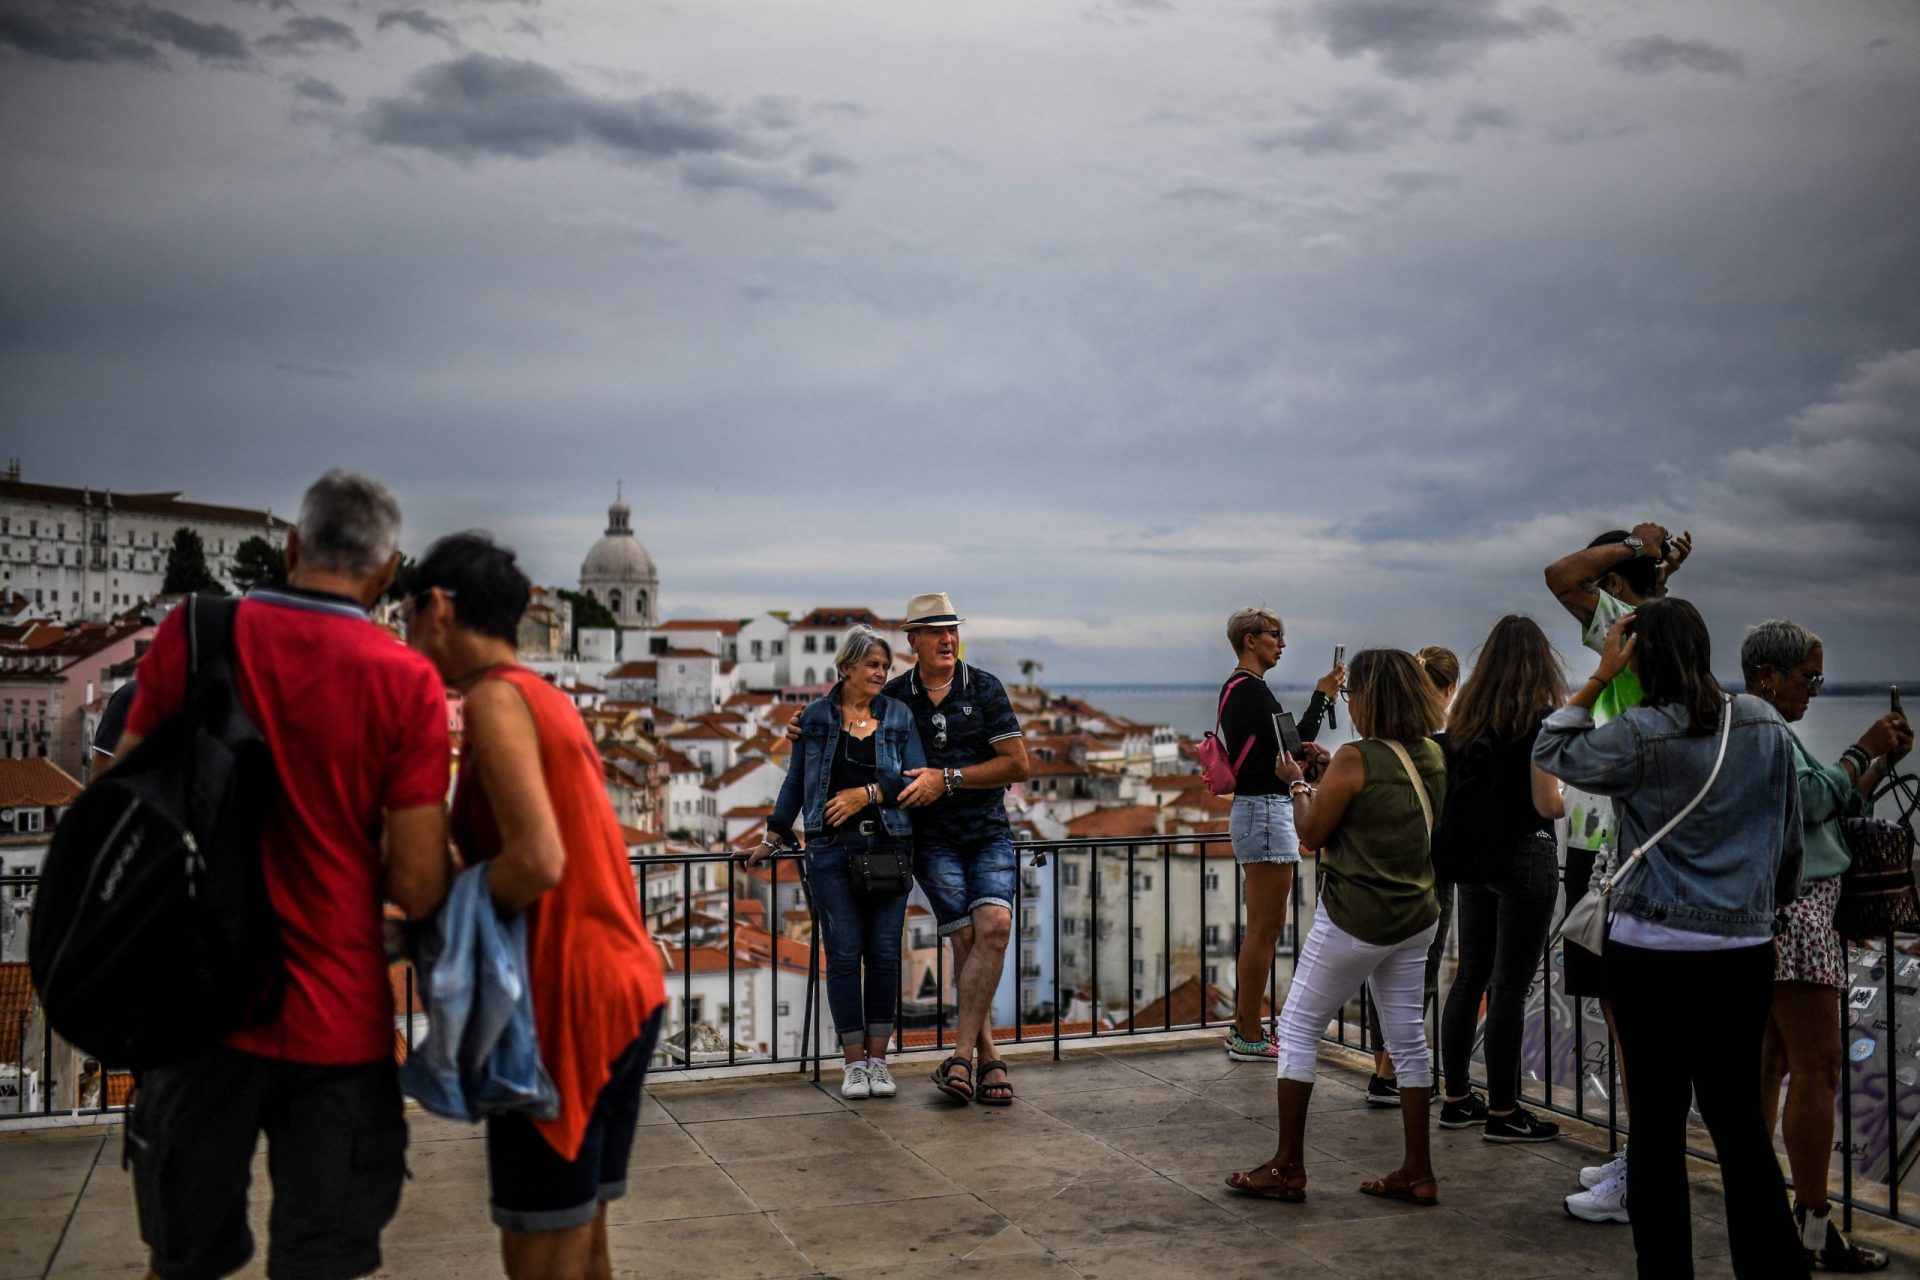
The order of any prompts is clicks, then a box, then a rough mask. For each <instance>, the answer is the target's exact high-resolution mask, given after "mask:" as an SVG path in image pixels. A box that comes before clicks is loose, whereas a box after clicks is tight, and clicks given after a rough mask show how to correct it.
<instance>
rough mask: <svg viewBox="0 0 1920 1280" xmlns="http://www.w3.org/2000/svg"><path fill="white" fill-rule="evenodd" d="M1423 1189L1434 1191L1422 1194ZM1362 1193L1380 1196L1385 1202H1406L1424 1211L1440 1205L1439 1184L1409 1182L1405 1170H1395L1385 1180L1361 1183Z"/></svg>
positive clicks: (1433, 1182) (1432, 1180)
mask: <svg viewBox="0 0 1920 1280" xmlns="http://www.w3.org/2000/svg"><path fill="white" fill-rule="evenodd" d="M1421 1187H1431V1188H1432V1190H1430V1191H1427V1192H1426V1193H1424V1194H1422V1193H1421V1191H1420V1188H1421ZM1360 1191H1361V1194H1363V1195H1369V1196H1379V1197H1380V1198H1381V1199H1383V1200H1404V1201H1406V1202H1407V1203H1408V1204H1417V1205H1419V1206H1420V1207H1421V1208H1423V1209H1430V1208H1432V1207H1433V1206H1434V1205H1437V1204H1439V1203H1440V1184H1439V1183H1438V1182H1436V1181H1435V1180H1434V1179H1432V1178H1422V1179H1420V1181H1418V1182H1409V1181H1407V1174H1406V1171H1405V1170H1403V1169H1395V1170H1394V1171H1393V1172H1392V1173H1390V1174H1388V1175H1387V1176H1386V1177H1384V1178H1375V1179H1373V1180H1372V1181H1370V1182H1363V1183H1361V1184H1360Z"/></svg>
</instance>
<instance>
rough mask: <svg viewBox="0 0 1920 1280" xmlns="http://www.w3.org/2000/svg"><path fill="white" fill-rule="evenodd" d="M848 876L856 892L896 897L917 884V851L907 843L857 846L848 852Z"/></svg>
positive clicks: (878, 896) (870, 895)
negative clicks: (914, 866)
mask: <svg viewBox="0 0 1920 1280" xmlns="http://www.w3.org/2000/svg"><path fill="white" fill-rule="evenodd" d="M847 878H848V879H849V880H851V881H853V888H854V891H855V892H856V893H861V894H865V895H867V896H868V897H875V898H896V897H899V896H900V895H901V894H903V893H906V892H907V891H908V890H909V889H911V888H913V855H912V854H911V853H909V852H908V851H907V847H906V846H905V845H898V846H896V847H894V848H891V849H855V850H851V851H849V852H848V854H847Z"/></svg>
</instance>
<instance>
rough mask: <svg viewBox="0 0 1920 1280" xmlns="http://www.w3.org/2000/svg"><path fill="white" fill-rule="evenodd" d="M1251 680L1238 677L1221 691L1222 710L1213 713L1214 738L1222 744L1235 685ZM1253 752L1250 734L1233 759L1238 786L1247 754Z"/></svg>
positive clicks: (1245, 677) (1235, 779)
mask: <svg viewBox="0 0 1920 1280" xmlns="http://www.w3.org/2000/svg"><path fill="white" fill-rule="evenodd" d="M1251 679H1253V677H1252V676H1236V677H1235V678H1233V679H1232V680H1229V681H1227V687H1226V688H1224V689H1222V690H1221V691H1220V709H1219V710H1218V711H1216V712H1214V713H1213V736H1214V737H1216V738H1219V739H1220V741H1222V742H1225V741H1226V738H1225V737H1223V736H1222V735H1221V733H1220V721H1221V720H1222V719H1224V718H1225V717H1226V714H1227V699H1228V698H1230V697H1232V696H1233V689H1234V686H1235V685H1237V684H1240V683H1242V682H1243V681H1247V680H1251ZM1251 750H1253V735H1252V734H1248V735H1247V740H1246V741H1245V742H1243V743H1241V744H1240V754H1239V755H1237V756H1235V757H1234V758H1233V777H1234V781H1235V783H1236V784H1237V783H1238V782H1239V779H1240V766H1241V765H1243V764H1245V763H1246V762H1247V753H1248V752H1249V751H1251Z"/></svg>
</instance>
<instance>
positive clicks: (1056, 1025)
mask: <svg viewBox="0 0 1920 1280" xmlns="http://www.w3.org/2000/svg"><path fill="white" fill-rule="evenodd" d="M1065 860H1066V859H1065V855H1064V853H1063V852H1061V851H1058V850H1056V851H1055V853H1054V855H1053V857H1052V858H1050V859H1048V861H1050V862H1052V863H1053V1060H1054V1061H1055V1062H1058V1061H1060V864H1061V863H1062V862H1063V861H1065Z"/></svg>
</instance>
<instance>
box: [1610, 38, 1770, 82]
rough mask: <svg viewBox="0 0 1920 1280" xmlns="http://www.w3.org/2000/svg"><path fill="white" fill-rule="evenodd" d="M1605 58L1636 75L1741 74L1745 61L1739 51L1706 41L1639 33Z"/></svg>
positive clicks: (1745, 65)
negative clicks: (1678, 73)
mask: <svg viewBox="0 0 1920 1280" xmlns="http://www.w3.org/2000/svg"><path fill="white" fill-rule="evenodd" d="M1607 61H1608V62H1610V63H1612V64H1613V65H1614V66H1616V67H1619V68H1620V69H1621V70H1622V71H1630V72H1632V73H1633V74H1634V75H1637V76H1657V75H1662V74H1664V73H1666V72H1668V71H1673V70H1676V69H1677V70H1686V71H1698V72H1700V73H1701V74H1703V75H1717V76H1738V75H1744V74H1745V73H1746V69H1747V60H1746V59H1745V58H1743V57H1741V56H1740V54H1739V52H1738V51H1736V50H1733V49H1728V48H1725V47H1723V46H1721V45H1717V44H1711V43H1709V42H1708V41H1705V40H1676V39H1674V38H1673V37H1672V36H1641V37H1640V38H1639V39H1637V40H1629V41H1627V42H1626V43H1625V44H1622V45H1620V46H1618V47H1617V48H1615V49H1613V50H1611V51H1610V52H1609V53H1608V54H1607Z"/></svg>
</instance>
